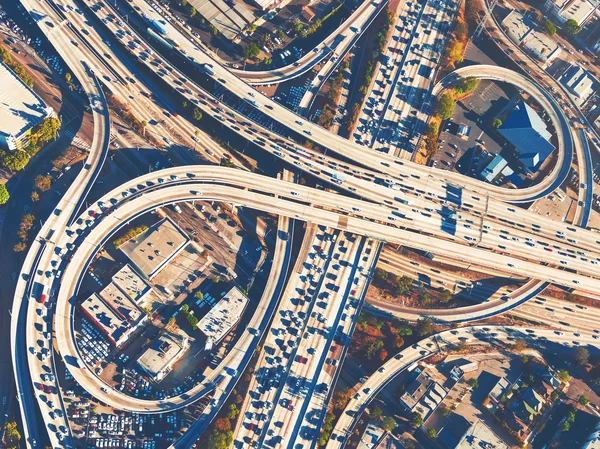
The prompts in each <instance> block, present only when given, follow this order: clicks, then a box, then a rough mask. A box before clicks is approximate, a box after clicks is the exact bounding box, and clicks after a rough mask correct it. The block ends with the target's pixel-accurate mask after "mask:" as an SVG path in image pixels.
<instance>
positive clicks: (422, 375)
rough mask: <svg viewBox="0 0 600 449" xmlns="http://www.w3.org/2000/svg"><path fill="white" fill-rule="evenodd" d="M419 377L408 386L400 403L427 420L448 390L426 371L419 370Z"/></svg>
mask: <svg viewBox="0 0 600 449" xmlns="http://www.w3.org/2000/svg"><path fill="white" fill-rule="evenodd" d="M415 371H419V374H418V375H417V377H416V378H415V379H414V380H413V381H412V382H410V383H409V384H408V385H407V386H406V390H405V392H404V394H403V395H402V396H401V397H400V404H401V405H402V406H403V407H404V408H405V409H406V410H407V411H408V412H410V413H415V412H416V413H418V414H419V415H421V418H423V421H426V420H427V418H429V416H430V415H431V414H432V413H433V412H434V411H435V410H436V409H437V408H438V406H439V405H440V404H441V403H442V401H443V400H444V398H445V397H446V396H447V395H448V390H447V389H446V388H444V387H443V386H441V385H440V384H439V383H437V382H436V381H434V380H433V379H432V378H431V376H429V375H428V374H427V373H426V372H425V371H420V369H419V368H417V370H415Z"/></svg>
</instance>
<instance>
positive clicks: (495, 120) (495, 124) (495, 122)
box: [492, 117, 502, 129]
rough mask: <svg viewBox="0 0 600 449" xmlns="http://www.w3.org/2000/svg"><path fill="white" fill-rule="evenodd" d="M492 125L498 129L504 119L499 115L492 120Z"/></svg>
mask: <svg viewBox="0 0 600 449" xmlns="http://www.w3.org/2000/svg"><path fill="white" fill-rule="evenodd" d="M492 126H493V127H494V128H496V129H498V128H500V127H501V126H502V120H500V119H499V118H498V117H496V118H494V120H492Z"/></svg>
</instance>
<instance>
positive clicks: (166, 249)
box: [119, 217, 190, 279]
mask: <svg viewBox="0 0 600 449" xmlns="http://www.w3.org/2000/svg"><path fill="white" fill-rule="evenodd" d="M189 241H190V240H189V238H188V236H187V235H186V234H185V233H184V232H183V231H181V230H180V229H179V228H178V227H177V225H176V224H175V223H173V221H172V220H171V219H169V217H166V218H163V219H162V220H160V221H159V222H158V223H155V224H154V225H152V226H151V227H150V228H148V229H147V230H146V231H145V232H142V233H141V234H139V235H138V236H136V237H134V238H133V239H131V240H128V241H127V242H125V243H123V244H122V245H121V246H120V247H119V249H120V250H121V251H123V253H124V254H125V255H126V256H127V257H128V258H129V260H131V262H133V264H134V266H135V267H136V268H137V270H138V271H139V272H140V273H141V274H143V275H144V276H146V277H147V278H148V279H152V277H153V276H155V275H156V274H158V272H159V271H160V270H162V269H163V268H164V267H165V266H166V265H167V263H169V261H170V260H171V259H172V258H173V257H174V256H175V255H177V253H179V251H181V250H182V249H183V248H184V247H185V245H187V244H188V243H189Z"/></svg>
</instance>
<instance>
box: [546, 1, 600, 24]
mask: <svg viewBox="0 0 600 449" xmlns="http://www.w3.org/2000/svg"><path fill="white" fill-rule="evenodd" d="M544 8H545V9H546V11H548V12H549V13H550V14H552V15H553V16H554V17H555V18H556V20H557V21H558V22H559V23H561V24H563V23H565V22H566V21H567V20H571V19H572V20H574V21H575V22H577V25H580V26H582V25H585V24H586V23H587V22H588V21H589V20H590V18H591V17H592V16H593V14H594V11H596V9H597V5H596V4H595V3H593V2H591V1H590V0H546V2H545V3H544Z"/></svg>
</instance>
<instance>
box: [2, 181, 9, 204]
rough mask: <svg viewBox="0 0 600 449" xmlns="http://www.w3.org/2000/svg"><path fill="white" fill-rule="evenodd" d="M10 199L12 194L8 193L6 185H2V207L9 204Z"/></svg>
mask: <svg viewBox="0 0 600 449" xmlns="http://www.w3.org/2000/svg"><path fill="white" fill-rule="evenodd" d="M9 199H10V193H8V189H7V188H6V186H5V185H4V184H0V206H2V205H3V204H6V203H8V200H9Z"/></svg>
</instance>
